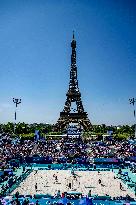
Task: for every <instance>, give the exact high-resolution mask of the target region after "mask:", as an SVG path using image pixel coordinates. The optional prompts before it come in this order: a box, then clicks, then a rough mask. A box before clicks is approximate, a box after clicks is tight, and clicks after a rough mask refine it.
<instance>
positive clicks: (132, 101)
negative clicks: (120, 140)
mask: <svg viewBox="0 0 136 205" xmlns="http://www.w3.org/2000/svg"><path fill="white" fill-rule="evenodd" d="M135 102H136V99H135V98H130V99H129V103H130V104H132V105H133V108H134V105H135ZM135 116H136V113H135V108H134V127H135V139H136V123H135Z"/></svg>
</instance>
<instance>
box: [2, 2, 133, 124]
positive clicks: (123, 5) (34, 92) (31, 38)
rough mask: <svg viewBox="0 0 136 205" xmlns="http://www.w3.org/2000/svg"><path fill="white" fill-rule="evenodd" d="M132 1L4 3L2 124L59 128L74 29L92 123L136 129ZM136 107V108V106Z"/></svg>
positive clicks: (83, 91) (81, 85) (84, 97)
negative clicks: (17, 101) (15, 101)
mask: <svg viewBox="0 0 136 205" xmlns="http://www.w3.org/2000/svg"><path fill="white" fill-rule="evenodd" d="M135 10H136V1H135V0H95V1H94V0H46V1H45V0H38V1H37V0H20V1H18V0H12V1H11V0H6V1H5V0H0V88H1V89H0V90H1V91H0V123H5V122H8V121H14V110H15V105H14V104H13V102H12V98H13V97H15V98H22V103H21V104H20V105H19V107H18V111H17V121H20V122H23V121H24V122H27V123H33V122H38V123H40V122H47V123H55V122H56V121H57V119H58V117H59V113H60V111H62V110H63V106H64V103H65V100H66V92H67V90H68V83H69V72H70V55H71V47H70V42H71V39H72V31H73V30H75V38H76V41H77V67H78V80H79V88H80V91H81V94H82V101H83V105H84V108H85V111H87V112H88V116H89V118H90V120H91V122H92V124H102V123H105V124H107V125H118V124H133V123H134V118H133V106H132V105H129V102H128V99H129V98H131V97H135V98H136V79H135V78H136V37H135V36H136V13H135ZM135 107H136V106H135Z"/></svg>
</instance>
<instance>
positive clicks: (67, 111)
mask: <svg viewBox="0 0 136 205" xmlns="http://www.w3.org/2000/svg"><path fill="white" fill-rule="evenodd" d="M71 48H72V54H71V70H70V82H69V89H68V92H67V93H66V101H65V105H64V109H63V111H62V112H60V117H59V119H58V121H57V123H56V124H55V126H54V128H55V130H57V131H61V130H63V129H65V128H67V126H68V125H69V123H78V124H79V125H81V126H82V127H83V129H84V130H85V131H87V130H91V128H92V125H91V122H90V120H89V118H88V115H87V112H85V111H84V107H83V104H82V100H81V93H80V91H79V87H78V80H77V66H76V40H75V37H74V33H73V39H72V42H71ZM73 102H75V103H76V112H75V111H73V112H71V105H72V103H73Z"/></svg>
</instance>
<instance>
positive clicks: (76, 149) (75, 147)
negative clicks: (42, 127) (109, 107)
mask: <svg viewBox="0 0 136 205" xmlns="http://www.w3.org/2000/svg"><path fill="white" fill-rule="evenodd" d="M34 156H35V157H36V156H40V157H43V158H44V159H45V160H46V162H47V163H63V162H67V163H71V162H72V163H79V162H80V163H89V162H90V159H92V158H122V159H128V158H130V157H131V158H135V156H136V144H135V143H131V142H129V141H122V142H120V143H118V142H117V141H114V140H112V141H105V142H94V141H90V142H88V143H84V142H83V141H82V140H81V139H77V138H74V137H72V136H71V137H69V136H68V137H67V136H66V137H65V138H62V139H60V140H48V141H47V140H43V139H42V140H38V141H37V140H21V139H19V138H16V139H15V138H12V136H11V135H9V134H6V133H1V134H0V168H1V169H2V168H3V167H4V168H8V164H9V162H11V161H12V160H13V159H18V160H19V163H25V162H26V161H28V162H29V159H30V158H32V157H34Z"/></svg>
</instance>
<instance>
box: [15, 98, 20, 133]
mask: <svg viewBox="0 0 136 205" xmlns="http://www.w3.org/2000/svg"><path fill="white" fill-rule="evenodd" d="M13 103H15V105H16V107H15V123H14V134H15V127H16V119H17V106H18V105H19V104H20V103H21V99H18V98H13Z"/></svg>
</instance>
